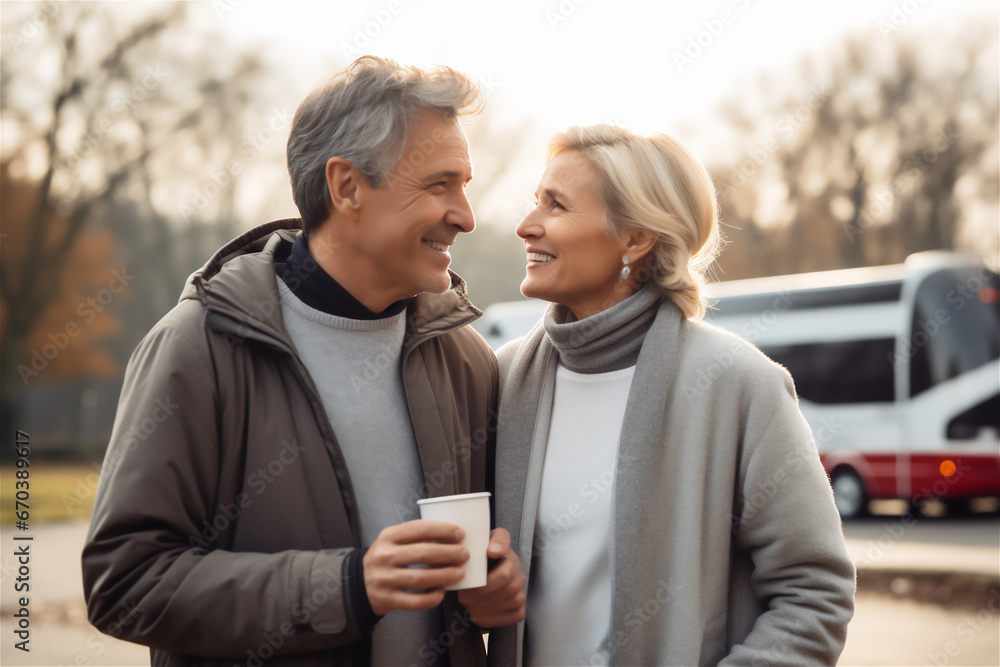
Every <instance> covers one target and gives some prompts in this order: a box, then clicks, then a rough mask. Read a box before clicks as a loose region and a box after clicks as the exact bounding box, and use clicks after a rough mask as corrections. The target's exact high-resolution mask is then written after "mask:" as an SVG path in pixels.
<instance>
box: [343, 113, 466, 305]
mask: <svg viewBox="0 0 1000 667" xmlns="http://www.w3.org/2000/svg"><path fill="white" fill-rule="evenodd" d="M408 130H409V131H408V136H407V140H406V146H405V149H404V152H403V157H402V158H401V159H400V161H399V163H398V164H396V166H395V167H394V168H393V170H392V171H391V172H389V174H388V175H387V176H386V178H384V179H383V181H382V184H381V185H380V186H379V187H377V188H373V187H371V186H369V185H368V184H367V183H361V184H360V185H359V188H358V190H359V201H360V209H359V211H360V212H359V223H360V224H359V226H358V228H359V230H360V232H361V238H360V239H358V243H357V246H356V251H357V252H358V253H360V257H359V259H361V260H362V261H364V262H365V263H368V264H369V266H372V267H373V268H374V269H375V270H374V271H372V274H373V275H375V276H376V278H375V281H376V282H377V283H378V284H377V285H375V286H373V287H377V288H378V289H379V291H380V292H381V293H383V294H391V295H394V299H403V298H406V297H411V296H414V295H416V294H420V293H421V292H433V293H441V292H444V291H446V290H447V289H448V288H449V287H451V277H450V276H449V275H448V265H449V264H451V255H450V254H449V253H448V249H449V247H450V246H451V245H452V244H453V243H454V242H455V239H456V238H457V237H458V235H459V233H460V232H471V231H472V230H473V229H474V228H475V226H476V222H475V218H474V216H473V213H472V207H471V206H470V205H469V200H468V198H467V197H466V195H465V186H466V185H467V184H468V183H469V181H470V180H471V179H472V161H471V159H470V158H469V142H468V139H466V137H465V132H463V131H462V127H461V125H459V123H458V121H457V119H454V118H446V117H444V116H442V115H441V114H440V113H437V112H435V111H432V110H429V109H422V110H419V111H418V112H417V113H416V114H415V115H414V117H413V118H411V119H410V124H409V128H408Z"/></svg>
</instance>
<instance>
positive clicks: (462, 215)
mask: <svg viewBox="0 0 1000 667" xmlns="http://www.w3.org/2000/svg"><path fill="white" fill-rule="evenodd" d="M445 222H447V223H448V224H449V225H454V226H456V227H458V228H459V229H461V230H462V231H463V232H471V231H472V230H473V229H475V228H476V214H475V213H473V211H472V204H470V203H469V198H468V197H467V196H466V195H465V193H464V192H463V193H462V194H461V195H459V198H458V202H457V203H456V204H455V206H453V207H452V209H451V210H450V211H448V214H447V215H446V216H445Z"/></svg>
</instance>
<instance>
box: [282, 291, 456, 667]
mask: <svg viewBox="0 0 1000 667" xmlns="http://www.w3.org/2000/svg"><path fill="white" fill-rule="evenodd" d="M278 289H279V292H280V294H281V309H282V318H283V319H284V324H285V329H287V330H288V335H289V336H290V337H291V339H292V342H293V343H294V344H295V348H296V350H298V352H299V357H300V358H301V359H302V363H303V364H304V365H305V367H306V370H308V371H309V375H310V377H312V380H313V383H314V384H315V385H316V389H317V390H318V391H319V394H320V398H321V399H322V401H323V407H324V408H325V410H326V414H327V416H328V417H329V419H330V424H331V425H332V426H333V432H334V433H336V434H337V440H338V442H339V443H340V448H341V450H342V451H343V453H344V459H345V460H346V462H347V468H348V470H350V474H351V479H352V481H353V487H354V494H355V496H356V498H357V500H358V510H359V514H360V516H361V539H362V541H363V542H364V543H365V544H366V545H367V544H371V543H372V542H374V541H375V538H377V537H378V534H379V533H380V532H381V531H382V529H383V528H386V527H388V526H392V525H395V524H397V523H402V522H404V521H410V520H413V519H418V518H420V516H419V511H418V508H417V500H418V499H420V498H423V497H424V495H423V473H422V472H421V470H422V468H421V464H420V459H419V456H418V454H417V444H416V440H415V439H414V436H413V427H412V425H411V424H410V416H409V413H408V411H407V407H406V397H405V395H404V393H403V380H402V377H401V375H400V365H399V358H400V351H401V348H402V344H403V334H404V332H405V326H406V311H403V312H401V313H399V314H398V315H395V316H393V317H387V318H384V319H378V320H354V319H349V318H346V317H337V316H336V315H330V314H328V313H324V312H322V311H320V310H316V309H315V308H312V307H310V306H309V305H307V304H305V303H303V302H302V301H301V300H299V299H298V298H297V297H296V296H295V295H294V294H292V292H291V290H290V289H289V288H288V287H287V286H286V285H285V283H284V282H283V281H281V280H279V281H278ZM441 626H442V622H441V612H440V610H438V609H428V610H424V611H419V612H414V611H404V610H397V611H393V612H390V613H388V614H386V615H385V617H383V618H382V619H381V620H380V621H379V622H378V623H376V625H375V628H374V631H373V634H372V665H402V664H410V663H414V662H415V663H419V664H424V662H425V659H424V657H423V655H421V653H420V649H422V648H424V647H425V645H426V643H427V638H435V637H438V636H439V634H440V633H441V631H442V629H443V628H442V627H441ZM425 653H426V649H425Z"/></svg>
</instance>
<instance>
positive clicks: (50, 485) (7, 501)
mask: <svg viewBox="0 0 1000 667" xmlns="http://www.w3.org/2000/svg"><path fill="white" fill-rule="evenodd" d="M28 470H29V472H30V475H29V477H28V489H27V491H28V493H29V497H28V499H27V501H26V502H27V504H28V512H29V513H30V518H29V519H28V525H29V527H30V526H33V525H35V524H39V523H46V522H51V521H67V520H73V519H89V518H90V514H91V511H92V510H93V508H94V494H95V493H96V492H97V479H98V474H99V470H100V464H96V463H67V462H54V461H36V462H33V463H32V465H31V467H30V468H28ZM16 472H17V468H15V467H14V466H12V465H5V466H2V467H0V523H2V524H4V525H8V524H13V523H14V522H15V521H17V515H16V512H17V511H18V510H23V509H24V508H23V507H20V508H18V507H17V496H16V494H17V492H18V488H17V482H18V481H19V480H18V479H17V477H16ZM21 490H22V491H23V490H24V489H21Z"/></svg>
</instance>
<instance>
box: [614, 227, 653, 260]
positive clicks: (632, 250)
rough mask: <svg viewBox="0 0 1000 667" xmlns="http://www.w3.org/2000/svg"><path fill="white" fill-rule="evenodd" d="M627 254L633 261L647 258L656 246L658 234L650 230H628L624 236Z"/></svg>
mask: <svg viewBox="0 0 1000 667" xmlns="http://www.w3.org/2000/svg"><path fill="white" fill-rule="evenodd" d="M622 240H623V241H624V242H625V253H626V254H627V255H629V256H630V257H632V258H633V259H639V258H640V257H645V255H646V254H647V253H648V252H649V251H650V250H652V249H653V246H654V245H656V234H654V233H653V232H651V231H649V230H648V229H627V230H625V233H624V234H623V235H622Z"/></svg>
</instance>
